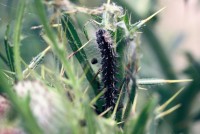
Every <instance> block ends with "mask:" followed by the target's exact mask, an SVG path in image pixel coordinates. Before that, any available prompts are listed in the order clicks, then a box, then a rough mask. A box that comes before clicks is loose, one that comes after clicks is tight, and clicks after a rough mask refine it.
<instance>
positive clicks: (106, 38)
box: [96, 29, 119, 110]
mask: <svg viewBox="0 0 200 134" xmlns="http://www.w3.org/2000/svg"><path fill="white" fill-rule="evenodd" d="M96 41H97V44H98V47H99V49H100V52H101V57H102V60H101V67H102V74H101V75H102V83H103V88H104V89H106V91H105V93H104V95H103V96H102V97H101V98H102V99H104V100H105V104H104V105H103V107H102V109H103V110H106V109H107V108H109V107H111V109H114V107H115V105H116V102H117V99H118V96H119V89H118V88H117V86H116V84H117V82H118V80H117V79H116V74H117V67H116V66H117V65H116V64H117V61H116V54H115V52H114V50H113V42H112V39H111V36H110V33H109V32H108V31H106V30H104V29H99V30H98V31H97V32H96Z"/></svg>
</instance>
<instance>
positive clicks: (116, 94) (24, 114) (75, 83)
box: [0, 0, 191, 134]
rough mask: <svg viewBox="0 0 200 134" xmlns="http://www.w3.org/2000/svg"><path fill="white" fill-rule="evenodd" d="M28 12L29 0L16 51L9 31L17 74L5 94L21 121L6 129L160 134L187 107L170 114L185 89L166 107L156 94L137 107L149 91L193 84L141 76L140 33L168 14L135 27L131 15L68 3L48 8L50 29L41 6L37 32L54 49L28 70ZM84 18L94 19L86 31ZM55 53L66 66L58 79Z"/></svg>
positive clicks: (2, 85) (7, 75)
mask: <svg viewBox="0 0 200 134" xmlns="http://www.w3.org/2000/svg"><path fill="white" fill-rule="evenodd" d="M25 5H26V1H25V0H21V1H20V2H19V4H18V12H17V16H19V17H18V19H17V20H16V26H15V34H14V35H13V36H14V39H13V45H12V44H11V43H10V42H9V39H8V33H9V29H7V32H6V34H5V39H4V41H5V48H6V54H7V58H6V60H7V63H8V65H9V70H1V74H0V79H1V82H0V93H1V94H2V95H4V96H5V98H6V100H7V101H9V102H10V106H11V107H12V109H13V110H14V111H15V112H17V113H16V114H14V117H13V118H7V117H4V118H5V119H6V121H5V122H3V123H4V124H9V123H8V122H14V123H15V127H16V128H19V129H20V130H22V131H23V132H22V133H32V134H36V133H37V134H40V133H41V134H42V133H45V134H46V133H47V134H50V133H52V134H55V133H60V134H62V133H91V134H94V133H134V134H142V133H151V134H154V133H156V129H157V126H156V124H157V122H158V121H159V120H160V119H162V118H163V117H164V116H166V115H168V114H170V113H172V112H173V111H175V110H176V109H178V108H179V107H180V106H181V104H177V105H175V106H173V107H171V108H168V107H167V106H168V105H169V104H170V103H171V102H172V101H173V100H174V99H175V98H176V97H177V96H178V95H179V94H180V93H181V91H182V90H183V89H180V90H179V91H178V92H177V93H175V94H174V95H173V96H171V98H169V99H168V101H166V102H165V103H163V104H161V105H159V103H158V102H159V96H158V95H157V94H155V95H153V97H152V98H150V99H149V101H148V102H147V103H146V104H145V105H144V106H143V108H142V109H141V110H140V111H138V110H137V107H136V105H138V103H139V102H138V98H139V97H140V96H139V95H138V93H137V92H138V90H140V89H141V85H145V84H158V83H178V82H186V81H191V80H164V79H153V80H151V79H142V78H138V76H137V74H138V72H139V68H140V64H139V60H140V58H139V50H138V48H139V47H140V43H139V42H140V41H138V40H139V37H138V34H139V30H140V28H141V27H142V26H143V25H144V24H146V23H147V22H148V21H150V20H151V18H153V17H154V16H155V15H157V14H158V13H159V12H161V11H162V10H163V9H164V8H162V9H160V10H159V11H157V12H156V13H154V14H153V15H151V16H150V17H148V18H147V19H144V20H141V21H139V22H136V23H132V22H131V17H130V15H129V13H128V12H126V11H124V9H123V7H121V6H119V5H116V4H115V3H111V2H110V1H109V0H108V1H107V3H105V4H103V5H102V6H100V7H97V8H94V9H89V8H84V7H80V6H77V5H75V4H72V3H71V2H69V1H67V0H63V1H53V2H47V3H46V6H47V8H50V7H53V8H54V12H53V13H52V14H51V15H52V16H54V17H52V18H53V19H52V20H51V21H52V22H50V19H49V18H47V14H46V12H45V7H44V3H43V2H42V1H41V0H35V1H34V7H35V8H36V12H37V17H38V19H39V20H40V23H41V25H40V26H34V27H32V30H35V29H42V33H41V37H42V39H43V41H44V42H45V44H47V45H48V46H47V48H46V49H45V50H44V51H42V52H41V53H39V54H38V55H37V56H35V58H33V60H32V61H31V62H30V64H29V65H27V64H26V63H25V62H24V61H23V57H21V56H20V35H21V33H20V32H21V27H23V25H22V19H23V13H24V10H25ZM76 13H84V14H86V15H87V22H86V23H85V24H83V26H82V27H83V29H80V28H79V26H78V25H79V24H77V23H80V22H79V19H80V18H78V17H77V16H75V14H76ZM88 16H89V17H88ZM133 17H134V16H133ZM55 22H56V23H55ZM89 29H92V30H89ZM80 35H82V36H80ZM50 51H51V52H52V53H53V55H54V56H55V57H56V59H58V61H57V60H56V61H55V62H54V63H55V64H56V65H57V66H56V67H57V68H56V70H59V71H58V72H57V71H55V70H53V69H51V68H49V67H48V66H46V65H45V63H44V60H45V57H46V56H47V54H48V53H49V52H50ZM91 51H93V54H90V53H91ZM93 59H95V62H94V60H93ZM51 60H54V59H51ZM91 61H93V62H92V63H91ZM94 63H96V64H94ZM22 65H23V66H25V68H22V67H23V66H22ZM37 69H38V70H37ZM0 97H1V96H0ZM0 108H1V105H0ZM166 108H168V109H167V110H166ZM10 114H11V115H12V114H13V112H12V110H10ZM0 129H1V128H0ZM1 131H3V129H2V130H0V132H1Z"/></svg>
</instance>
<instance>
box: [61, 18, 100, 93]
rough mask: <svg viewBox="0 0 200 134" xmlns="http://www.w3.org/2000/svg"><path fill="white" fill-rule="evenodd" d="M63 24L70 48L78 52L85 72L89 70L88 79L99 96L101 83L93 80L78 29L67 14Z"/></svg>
mask: <svg viewBox="0 0 200 134" xmlns="http://www.w3.org/2000/svg"><path fill="white" fill-rule="evenodd" d="M61 23H62V27H63V30H64V31H65V32H66V37H67V39H68V43H69V45H70V47H71V48H72V50H73V51H74V52H76V54H75V56H76V58H77V59H78V61H79V63H80V64H81V67H82V68H83V70H85V69H86V68H88V69H87V70H88V71H87V72H85V74H86V78H87V79H88V81H89V82H90V84H91V86H92V87H93V91H94V93H95V94H96V95H97V94H98V91H97V89H98V85H99V83H98V81H97V79H94V80H93V78H94V77H95V73H94V71H93V69H92V68H91V66H90V64H89V62H88V60H87V57H86V54H85V51H84V50H83V49H80V48H82V43H81V41H80V39H79V37H78V34H77V32H76V29H75V28H74V26H73V25H72V23H71V21H70V19H69V16H67V15H66V14H65V15H63V16H62V19H61ZM79 49H80V50H79Z"/></svg>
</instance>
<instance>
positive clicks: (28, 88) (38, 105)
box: [14, 81, 67, 134]
mask: <svg viewBox="0 0 200 134" xmlns="http://www.w3.org/2000/svg"><path fill="white" fill-rule="evenodd" d="M14 88H15V91H16V93H17V95H19V97H22V98H25V97H28V96H29V98H30V109H31V111H32V114H33V116H34V117H35V118H36V120H37V122H38V124H39V126H40V127H41V128H42V130H43V131H44V133H46V134H50V133H52V134H53V133H54V134H56V133H59V132H60V131H61V130H65V129H67V128H66V120H67V119H65V117H66V113H67V111H66V109H65V108H64V106H63V105H64V104H63V97H62V96H61V95H59V93H58V92H56V91H54V90H53V89H51V88H46V87H45V86H44V85H43V84H42V83H40V82H38V81H24V82H19V83H18V84H17V85H15V87H14Z"/></svg>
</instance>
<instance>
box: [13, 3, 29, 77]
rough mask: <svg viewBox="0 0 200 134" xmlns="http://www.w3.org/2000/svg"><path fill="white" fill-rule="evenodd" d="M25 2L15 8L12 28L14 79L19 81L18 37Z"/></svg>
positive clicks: (20, 72) (20, 74)
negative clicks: (14, 22) (13, 26)
mask: <svg viewBox="0 0 200 134" xmlns="http://www.w3.org/2000/svg"><path fill="white" fill-rule="evenodd" d="M25 5H26V0H20V1H19V2H18V6H17V13H16V16H17V17H16V25H15V28H14V31H15V32H14V35H13V36H14V37H13V38H14V41H13V43H14V63H15V69H16V77H17V78H18V79H19V80H22V78H23V75H22V69H21V61H20V59H21V57H20V35H21V27H22V19H23V14H24V10H25Z"/></svg>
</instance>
